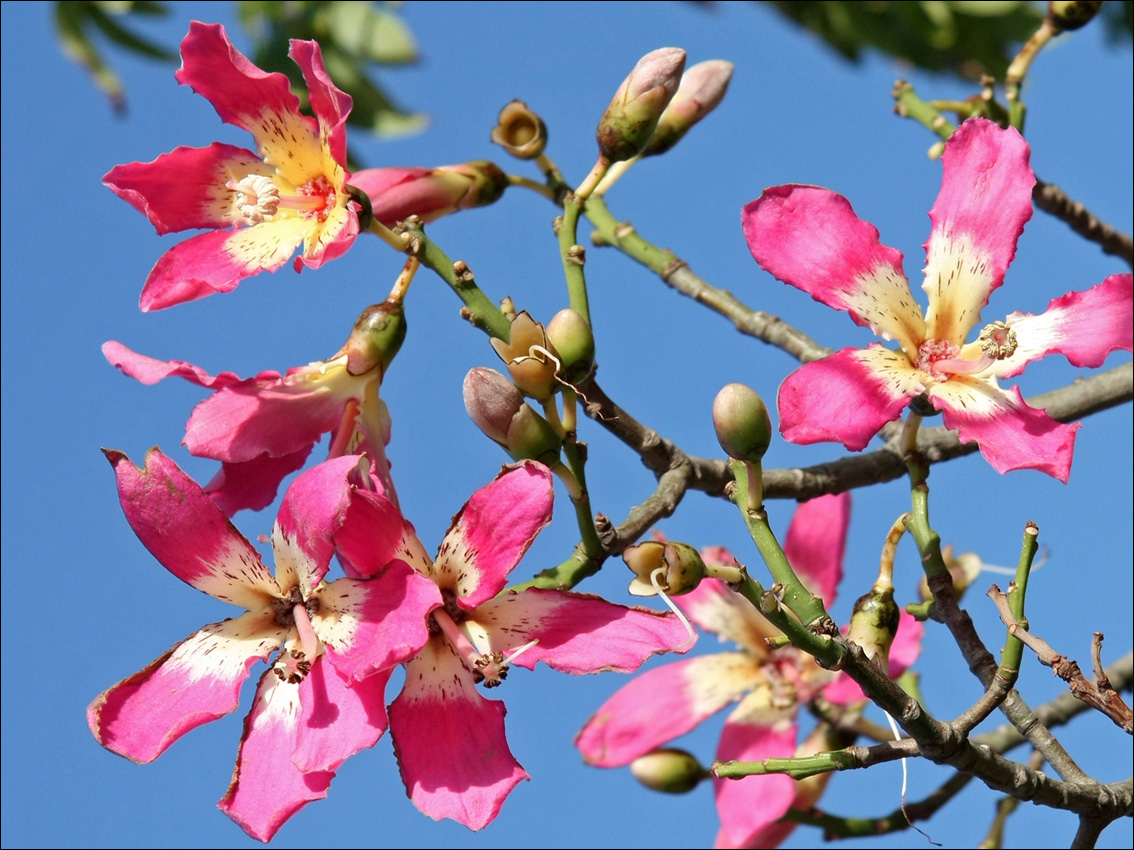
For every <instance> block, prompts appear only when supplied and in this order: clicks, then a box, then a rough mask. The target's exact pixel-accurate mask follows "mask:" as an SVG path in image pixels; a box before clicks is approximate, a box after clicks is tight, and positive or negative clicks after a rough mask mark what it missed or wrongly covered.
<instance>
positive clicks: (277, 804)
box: [217, 670, 334, 841]
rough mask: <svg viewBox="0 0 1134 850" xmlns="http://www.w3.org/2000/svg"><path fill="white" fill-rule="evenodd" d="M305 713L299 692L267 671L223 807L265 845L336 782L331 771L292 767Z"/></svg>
mask: <svg viewBox="0 0 1134 850" xmlns="http://www.w3.org/2000/svg"><path fill="white" fill-rule="evenodd" d="M302 714H303V712H302V707H301V705H300V697H299V687H298V686H296V685H292V684H288V683H286V682H284V681H282V680H281V679H280V678H279V677H278V676H276V675H275V673H274V672H273V671H271V670H267V671H265V673H264V675H263V676H261V677H260V684H259V686H258V687H257V688H256V701H255V702H254V703H253V705H252V711H251V712H250V713H249V714H248V717H247V719H246V720H245V721H244V738H243V741H242V742H241V744H240V753H239V755H238V756H237V758H236V769H235V770H234V771H233V773H232V784H231V785H229V787H228V792H227V793H226V794H225V795H224V797H222V798H221V800H220V802H218V803H217V808H219V809H220V810H221V811H222V812H224V813H225V814H226V815H228V816H229V817H230V818H232V819H233V820H234V821H236V823H237V824H238V825H239V826H240V828H241V829H243V830H244V831H245V832H247V833H248V834H249V835H251V836H252V837H253V838H256V839H259V840H260V841H270V840H271V839H272V836H274V835H275V834H276V832H278V831H279V828H280V827H281V826H283V825H284V823H286V822H287V820H288V818H290V817H291V816H292V815H294V814H295V813H296V812H298V811H299V810H300V809H302V808H303V807H304V806H306V805H307V804H308V803H310V802H311V801H312V800H321V799H323V798H324V797H326V796H327V789H328V788H330V786H331V780H332V779H333V778H334V773H332V772H330V771H314V772H311V773H305V772H303V771H302V770H300V769H299V768H298V767H296V766H295V765H294V764H293V763H292V760H291V755H292V753H293V752H294V751H295V749H296V745H297V737H298V731H299V722H300V717H301V716H302Z"/></svg>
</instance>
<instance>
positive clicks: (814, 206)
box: [742, 119, 1134, 482]
mask: <svg viewBox="0 0 1134 850" xmlns="http://www.w3.org/2000/svg"><path fill="white" fill-rule="evenodd" d="M1028 155H1029V149H1028V145H1027V143H1026V142H1025V141H1024V140H1023V138H1021V137H1020V135H1019V134H1018V133H1017V132H1016V131H1015V130H1012V129H1008V130H1002V129H1001V128H1000V127H998V126H996V125H995V124H993V123H992V122H990V121H986V120H984V119H970V120H969V121H966V122H965V123H964V124H963V125H962V126H961V127H960V128H959V129H958V130H957V132H956V133H954V134H953V136H952V137H951V138H950V139H949V141H948V142H946V144H945V153H944V155H943V156H942V161H943V163H944V174H943V176H942V181H941V192H940V194H939V195H938V196H937V201H936V202H935V203H934V205H933V209H931V210H930V212H929V217H930V220H931V222H932V229H931V231H930V234H929V241H928V242H926V245H925V248H926V267H925V283H924V284H923V288H924V289H925V291H926V293H927V294H928V298H929V309H928V310H927V311H926V314H925V316H924V318H923V317H922V314H921V311H920V309H919V308H918V306H917V305H916V303H915V301H914V299H913V296H912V295H911V294H910V290H909V284H908V281H907V280H906V277H905V275H904V274H903V272H902V254H901V252H900V251H897V250H895V249H893V248H887V247H885V246H883V245H882V244H881V243H880V242H879V241H878V231H877V230H875V229H874V228H873V227H872V226H871V225H869V224H867V223H866V222H864V221H861V220H860V219H859V218H858V217H857V216H855V214H854V211H853V210H852V209H851V206H850V203H849V202H848V201H847V200H846V198H844V197H842V196H841V195H837V194H835V193H834V192H831V191H829V190H827V189H821V188H819V187H816V186H777V187H773V188H771V189H767V190H765V192H764V194H763V195H761V196H760V197H759V198H757V199H756V200H755V201H753V202H752V203H750V204H748V205H747V206H746V207H745V208H744V212H743V214H742V223H743V226H744V235H745V238H746V239H747V240H748V247H749V248H750V249H751V251H752V256H753V257H755V258H756V262H758V263H759V264H760V266H761V267H762V268H764V269H765V270H766V271H768V272H770V273H771V274H773V275H775V276H776V277H777V278H779V279H780V280H782V281H784V282H785V283H789V284H791V285H792V286H795V287H798V288H799V289H802V290H803V291H804V292H807V293H809V294H810V295H811V296H812V297H813V298H814V299H816V300H817V301H821V302H823V303H824V304H827V305H828V306H830V307H834V308H835V309H837V310H845V311H846V312H848V313H849V314H850V316H851V318H852V319H853V320H854V321H855V322H856V323H857V324H860V325H866V326H868V327H869V328H870V329H871V330H873V331H874V332H875V333H876V334H877V335H879V336H880V337H882V338H883V339H893V340H896V341H897V342H898V344H899V346H900V348H899V350H897V351H894V350H891V349H888V348H885V347H883V346H881V345H879V344H877V343H875V344H872V345H870V346H869V347H867V348H865V349H854V348H845V349H843V350H842V351H838V352H836V353H835V354H832V355H831V356H829V357H826V358H824V359H822V360H818V361H815V362H813V363H808V364H805V365H804V366H803V367H802V368H800V369H798V370H796V371H795V372H794V373H792V374H791V375H789V376H788V378H787V380H786V381H784V383H783V385H782V386H781V387H780V394H779V408H780V430H781V431H782V432H783V435H784V436H785V437H786V438H787V439H788V440H791V441H792V442H794V443H815V442H820V441H825V440H833V441H835V442H840V443H842V444H843V445H844V446H846V447H847V448H848V449H852V450H855V451H857V450H860V449H862V448H864V447H865V446H866V444H867V443H868V442H870V439H871V437H873V436H874V435H875V434H876V433H877V432H878V430H879V429H880V428H881V427H882V426H883V425H884V424H886V423H887V422H889V421H891V420H894V419H897V418H898V417H899V416H900V415H901V413H902V411H903V410H904V409H905V407H906V405H907V404H908V402H909V401H910V400H911V399H913V398H915V397H917V396H919V395H921V394H922V393H926V394H928V396H929V400H930V402H931V403H932V405H933V407H934V408H935V409H937V410H940V411H942V415H943V418H944V422H945V425H946V427H948V428H951V429H953V430H955V431H957V433H958V436H959V437H960V438H961V439H962V440H964V441H966V442H972V441H976V442H977V443H978V444H979V446H980V451H981V453H982V454H983V455H984V456H985V458H986V459H987V460H988V462H989V463H990V464H992V466H993V468H994V469H996V470H997V471H998V472H1008V471H1010V470H1013V469H1038V470H1040V471H1041V472H1045V473H1047V474H1048V475H1051V476H1053V477H1055V478H1058V479H1059V480H1060V481H1063V482H1066V481H1067V477H1068V476H1069V475H1070V472H1071V456H1072V452H1073V450H1074V443H1075V431H1076V430H1077V429H1078V428H1079V424H1078V423H1076V424H1074V425H1063V424H1060V423H1058V422H1056V421H1054V420H1053V419H1051V418H1050V417H1049V416H1048V415H1047V414H1046V413H1044V412H1043V411H1042V410H1035V409H1034V408H1031V407H1028V406H1027V405H1026V404H1025V403H1024V401H1023V398H1022V396H1021V395H1020V390H1019V388H1017V387H1011V388H1009V389H1007V390H1004V389H1001V388H1000V386H999V384H998V383H997V379H999V378H1011V377H1014V376H1016V375H1018V374H1020V373H1021V372H1022V371H1023V370H1024V367H1025V366H1026V365H1027V364H1028V363H1030V362H1031V361H1033V360H1037V359H1039V358H1041V357H1044V356H1046V355H1048V354H1052V353H1055V352H1059V353H1061V354H1063V355H1065V356H1066V357H1067V359H1068V360H1070V361H1071V363H1072V364H1074V365H1075V366H1092V367H1093V366H1099V365H1101V364H1102V362H1103V360H1104V359H1105V358H1106V356H1107V354H1108V353H1110V352H1111V351H1115V350H1118V349H1125V350H1126V351H1130V350H1131V347H1132V345H1131V343H1132V340H1131V336H1132V332H1131V316H1132V312H1131V303H1132V301H1131V299H1132V280H1134V278H1132V276H1131V275H1129V274H1120V275H1112V276H1111V277H1108V278H1107V279H1106V280H1104V281H1103V282H1102V283H1101V284H1099V285H1098V286H1095V287H1093V288H1091V289H1088V290H1086V291H1085V292H1070V293H1068V294H1066V295H1064V296H1062V297H1060V298H1056V299H1055V300H1054V301H1052V302H1051V303H1050V304H1049V305H1048V309H1047V311H1046V312H1045V313H1043V314H1042V315H1039V316H1033V315H1030V314H1025V313H1012V314H1011V315H1009V316H1008V317H1007V319H1006V320H1005V321H1003V322H994V323H992V324H990V325H987V326H985V327H984V328H983V329H982V330H981V332H980V334H979V337H978V338H977V339H976V340H974V341H973V342H967V339H968V337H969V332H970V331H971V330H972V329H973V328H974V327H975V326H976V325H977V324H978V323H979V321H980V311H981V308H983V307H984V306H985V304H987V303H988V298H989V296H990V295H991V294H992V291H993V290H994V289H996V288H997V287H998V286H1000V284H1001V283H1002V282H1003V279H1004V272H1005V270H1006V269H1007V268H1008V265H1009V263H1011V261H1012V257H1013V256H1014V255H1015V253H1016V240H1017V239H1018V238H1019V236H1020V233H1021V232H1022V231H1023V228H1024V223H1025V222H1026V221H1027V220H1028V219H1029V218H1030V217H1031V215H1032V201H1031V192H1032V186H1033V185H1034V184H1035V177H1034V175H1033V174H1032V171H1031V168H1029V166H1028Z"/></svg>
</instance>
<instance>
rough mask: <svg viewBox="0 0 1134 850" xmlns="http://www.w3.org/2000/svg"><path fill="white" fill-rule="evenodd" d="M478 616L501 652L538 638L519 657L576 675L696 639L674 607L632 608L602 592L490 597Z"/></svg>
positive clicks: (621, 667)
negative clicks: (663, 610)
mask: <svg viewBox="0 0 1134 850" xmlns="http://www.w3.org/2000/svg"><path fill="white" fill-rule="evenodd" d="M472 616H473V619H475V620H476V622H477V623H479V624H480V625H482V626H484V628H485V629H486V631H487V632H488V634H489V640H490V642H491V643H492V648H493V649H494V650H496V651H498V652H505V653H506V654H507V653H509V652H514V651H515V650H517V649H519V648H520V647H521V646H523V645H524V644H525V643H527V642H528V641H531V640H538V641H539V643H537V644H535V645H534V646H532V647H531V648H530V649H526V650H524V652H523V654H521V655H520V656H519V657H517V658H516V660H515V662H513V663H515V664H518V665H519V666H521V667H526V668H527V669H529V670H531V669H533V668H534V667H535V665H536V662H538V661H544V662H545V663H546V664H547V665H548V666H549V667H551V668H552V669H553V670H559V671H561V672H563V673H572V674H575V675H578V674H581V673H599V672H602V671H605V670H615V671H618V672H620V673H628V672H631V671H633V670H637V669H638V668H639V667H641V666H642V664H643V662H645V660H646V659H647V658H649V657H650V656H651V655H656V654H658V653H660V652H672V651H676V652H685V651H687V650H688V649H689V647H691V646H692V645H693V642H694V637H691V636H690V635H689V633H688V632H687V631H686V629H685V626H683V625H682V624H681V621H680V620H678V619H677V618H676V617H675V616H673V615H672V614H670V613H665V614H662V613H659V612H657V611H650V610H649V609H646V608H626V607H625V606H622V605H615V604H614V603H612V602H607V601H606V600H605V599H601V598H599V597H598V596H592V595H590V594H582V593H568V592H566V591H560V590H540V589H538V588H529V589H527V590H524V591H522V592H520V593H509V594H507V595H505V596H502V597H499V598H497V599H491V600H489V601H488V602H485V603H484V604H483V605H481V606H480V607H479V608H477V609H476V611H475V613H474V614H473V615H472ZM505 642H506V643H505Z"/></svg>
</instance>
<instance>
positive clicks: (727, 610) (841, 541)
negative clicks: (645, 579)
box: [575, 493, 922, 847]
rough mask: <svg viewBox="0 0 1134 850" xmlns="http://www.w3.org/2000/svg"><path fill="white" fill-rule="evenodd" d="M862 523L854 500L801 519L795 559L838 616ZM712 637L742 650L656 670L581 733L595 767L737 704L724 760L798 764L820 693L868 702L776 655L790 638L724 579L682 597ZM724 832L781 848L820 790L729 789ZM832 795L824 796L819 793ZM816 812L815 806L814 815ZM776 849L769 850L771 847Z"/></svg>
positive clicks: (917, 631) (722, 804)
mask: <svg viewBox="0 0 1134 850" xmlns="http://www.w3.org/2000/svg"><path fill="white" fill-rule="evenodd" d="M849 521H850V497H849V496H848V495H847V494H845V493H844V494H840V495H838V496H821V497H819V498H817V499H812V500H811V501H809V502H804V503H803V504H802V505H800V506H799V508H798V509H797V510H796V513H795V516H794V517H793V518H792V522H791V527H790V528H789V530H788V534H787V538H786V539H785V542H784V552H785V554H786V555H787V556H788V560H789V561H790V562H791V564H792V566H793V567H794V568H795V571H796V573H797V574H798V575H799V577H800V578H801V579H802V580H803V581H804V582H805V583H806V584H807V585H808V586H809V587H810V588H811V590H812V591H813V592H815V593H816V594H818V595H819V596H820V597H821V598H822V599H823V600H824V601H825V602H827V604H828V605H829V604H830V603H832V602H833V601H834V598H835V593H836V588H837V586H838V583H839V580H840V579H841V578H842V572H843V568H842V562H843V552H844V548H845V542H846V531H847V526H848V524H849ZM703 556H704V557H705V559H706V563H729V564H735V563H736V562H735V560H734V559H733V558H732V556H731V555H729V554H728V552H727V551H725V550H723V549H720V548H719V547H714V548H713V549H711V550H706V551H705V552H704V553H703ZM674 601H675V602H676V603H677V604H678V606H680V607H681V608H682V609H683V610H684V611H685V613H686V614H687V615H688V616H689V618H690V619H691V620H692V621H693V622H695V623H696V624H697V625H698V626H700V627H701V628H702V629H704V630H707V631H711V632H714V633H716V634H717V635H718V636H719V637H720V639H721V640H722V641H723V640H731V641H733V642H734V643H736V644H737V646H738V647H739V649H738V650H737V651H734V652H721V653H716V654H713V655H701V656H698V657H696V658H690V659H688V660H684V661H677V662H674V663H672V664H666V665H664V666H661V667H656V668H654V669H653V670H650V671H648V672H646V673H643V674H642V675H640V676H637V677H635V678H634V679H633V680H631V682H630V683H629V684H628V685H626V686H625V687H623V688H622V689H621V690H619V691H618V692H617V693H615V694H614V696H612V697H611V698H610V699H609V700H607V701H606V702H605V703H604V704H603V705H602V706H601V707H600V708H599V709H598V711H596V712H595V714H594V716H593V717H591V719H590V720H589V721H588V722H587V724H586V725H585V726H584V727H583V728H582V730H580V732H579V734H578V736H577V737H576V739H575V744H576V746H577V747H578V748H579V750H580V751H581V752H582V754H583V758H584V759H585V760H586V761H587V763H588V764H592V765H595V766H597V767H621V766H623V765H627V764H630V762H632V761H634V760H635V759H637V758H639V757H640V756H644V755H646V754H647V753H649V752H651V751H653V750H654V749H656V748H658V747H660V746H662V745H663V744H666V743H667V742H669V741H672V740H674V739H675V738H678V737H680V736H681V735H684V734H685V733H686V732H689V731H690V730H692V729H693V728H694V727H696V726H698V725H699V724H700V723H702V722H703V721H705V720H707V719H708V718H709V717H711V716H712V715H714V714H716V713H717V712H718V711H720V710H721V709H722V708H724V707H725V706H727V705H729V704H730V703H734V702H735V703H738V704H737V706H736V708H734V709H733V710H732V712H731V713H730V714H729V716H728V718H727V719H726V720H725V724H724V729H723V731H722V733H721V739H720V744H719V746H718V749H717V758H718V759H720V760H722V761H727V760H733V759H735V760H739V761H760V760H763V759H766V758H788V757H790V756H792V755H794V754H795V753H796V741H797V738H798V734H799V725H798V723H797V722H796V719H795V718H796V715H797V714H798V712H799V709H800V707H801V706H802V705H803V704H805V703H806V702H808V701H809V700H810V699H812V698H813V697H815V696H816V695H817V694H819V693H823V695H824V696H825V697H826V698H827V699H829V700H831V701H833V702H839V703H849V702H857V701H861V700H863V699H864V696H863V694H862V691H861V689H859V688H858V686H857V685H856V684H855V683H854V682H853V681H851V679H850V678H848V677H847V676H846V675H845V674H842V673H840V674H835V673H832V672H830V671H827V670H823V669H822V668H820V667H819V666H818V664H816V663H815V661H814V659H812V658H811V656H809V655H806V654H804V653H801V652H800V651H799V650H797V649H795V648H794V647H791V646H787V647H783V648H780V649H774V650H773V649H769V648H768V644H767V639H768V638H772V637H777V636H779V632H778V631H777V630H776V629H775V627H773V626H772V625H771V624H770V623H769V622H768V621H767V620H765V619H764V617H763V615H761V614H760V613H759V611H757V610H756V608H754V607H753V606H752V605H751V604H750V603H749V602H748V601H747V600H746V599H744V598H743V597H742V596H740V595H739V594H737V593H735V592H733V591H732V590H730V589H729V587H728V586H727V585H726V584H724V583H723V582H721V581H719V580H717V579H708V578H707V579H704V580H703V581H702V582H701V583H700V584H699V585H698V586H697V588H696V589H695V590H693V591H692V592H690V593H687V594H685V595H682V596H676V597H674ZM921 632H922V629H921V626H920V624H918V623H917V622H916V621H915V620H914V619H913V618H912V617H910V616H909V615H907V614H904V613H903V615H902V621H901V625H900V626H899V629H898V633H897V637H896V639H895V641H894V645H893V647H892V653H891V670H892V672H893V673H894V674H895V675H897V674H898V673H900V672H901V671H902V670H903V669H905V667H906V666H907V665H908V664H910V663H912V661H913V659H914V658H915V657H916V655H917V650H918V646H919V642H920V638H921ZM714 785H715V790H716V804H717V812H718V814H719V815H720V820H721V829H720V831H719V832H718V834H717V839H716V841H717V844H716V846H717V847H765V846H769V847H770V846H775V845H776V844H777V843H778V842H779V841H781V840H783V838H784V837H786V835H787V832H789V831H790V828H789V829H787V830H785V829H784V827H783V825H782V824H779V823H778V821H779V819H780V818H781V817H782V816H783V815H784V813H785V812H786V811H787V810H788V809H789V808H790V807H792V806H793V805H794V804H795V801H796V800H797V799H803V798H804V797H805V796H806V795H807V794H814V787H813V786H814V783H812V787H808V786H800V785H799V784H798V783H796V782H795V781H794V780H792V779H791V778H789V777H787V776H783V775H773V774H769V775H765V776H749V777H745V778H744V779H739V780H725V779H717V780H715V781H714ZM819 790H820V791H821V788H820V789H819ZM813 803H814V797H812V799H811V800H810V803H809V805H810V804H813ZM764 842H768V843H764Z"/></svg>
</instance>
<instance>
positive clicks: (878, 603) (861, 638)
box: [847, 587, 901, 675]
mask: <svg viewBox="0 0 1134 850" xmlns="http://www.w3.org/2000/svg"><path fill="white" fill-rule="evenodd" d="M900 614H901V612H900V611H899V610H898V603H896V602H895V601H894V589H893V588H892V587H887V588H885V589H882V590H879V589H877V588H875V589H873V590H871V591H870V593H866V594H863V595H862V596H860V597H859V598H858V601H856V602H855V603H854V610H853V612H852V613H851V621H850V628H849V629H847V638H848V639H849V640H853V641H854V642H855V643H857V644H858V645H859V646H861V647H862V649H863V651H864V652H865V653H866V657H867V658H869V659H870V660H871V661H872V662H874V664H876V665H877V666H878V667H879V668H880V669H881V670H882V672H884V673H885V674H886V675H889V674H890V645H891V644H892V643H893V642H894V634H895V632H897V631H898V617H899V616H900Z"/></svg>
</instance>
